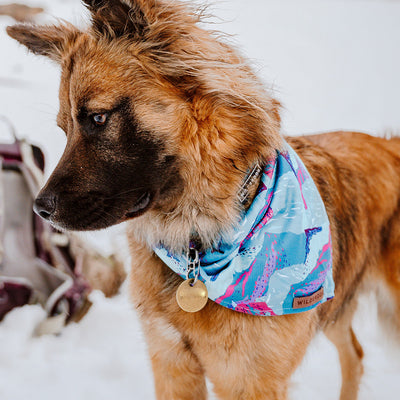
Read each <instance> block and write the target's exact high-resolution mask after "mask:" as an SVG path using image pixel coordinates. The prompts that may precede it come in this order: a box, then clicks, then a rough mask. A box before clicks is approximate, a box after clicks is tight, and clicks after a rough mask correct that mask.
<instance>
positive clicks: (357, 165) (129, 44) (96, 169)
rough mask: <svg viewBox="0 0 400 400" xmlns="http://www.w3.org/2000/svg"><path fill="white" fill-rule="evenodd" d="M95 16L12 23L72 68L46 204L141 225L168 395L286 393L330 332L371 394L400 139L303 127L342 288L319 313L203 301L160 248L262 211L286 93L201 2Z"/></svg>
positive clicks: (138, 298) (388, 318) (392, 291)
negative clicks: (359, 317) (369, 348)
mask: <svg viewBox="0 0 400 400" xmlns="http://www.w3.org/2000/svg"><path fill="white" fill-rule="evenodd" d="M84 3H85V4H86V6H87V7H88V9H89V11H90V13H91V25H90V27H89V28H88V29H86V30H80V29H78V28H76V27H74V26H72V25H70V24H67V23H63V24H59V25H54V26H35V25H23V24H22V25H15V26H11V27H9V28H8V29H7V32H8V34H9V35H10V36H11V37H13V38H14V39H16V40H17V41H19V42H20V43H22V44H23V45H25V46H27V47H28V49H30V50H31V51H32V52H34V53H36V54H39V55H44V56H47V57H49V58H50V59H52V60H54V61H56V62H57V63H59V64H60V65H61V69H62V75H61V84H60V92H59V98H60V110H59V114H58V118H57V122H58V125H59V126H60V128H61V129H63V130H64V131H65V133H66V136H67V145H66V148H65V152H64V154H63V155H62V157H61V160H60V161H59V164H58V165H57V167H56V169H55V170H54V172H53V174H52V175H51V176H50V178H49V180H48V182H47V184H46V185H45V187H44V188H43V189H42V191H41V192H40V194H39V196H38V198H37V199H36V202H35V209H36V212H37V213H38V214H39V215H40V216H42V217H43V218H45V219H46V220H49V221H51V222H52V223H53V224H54V225H55V226H57V227H59V228H62V229H69V230H96V229H102V228H106V227H109V226H111V225H114V224H118V223H121V222H125V221H126V222H127V231H128V239H129V245H130V250H131V253H132V260H133V261H132V270H131V275H130V282H131V287H130V293H131V297H132V301H133V302H134V304H135V306H136V309H137V312H138V314H139V316H140V319H141V322H142V325H143V330H144V332H145V335H146V340H147V344H148V351H149V355H150V358H151V363H152V368H153V372H154V379H155V388H156V395H157V399H158V400H172V399H174V400H204V399H206V398H207V388H206V377H207V378H208V379H209V380H210V381H211V382H212V384H213V387H214V392H215V394H216V395H217V397H218V398H219V399H223V400H234V399H237V400H245V399H246V400H261V399H262V400H266V399H279V400H282V399H286V398H287V390H288V384H289V381H290V377H291V375H292V374H293V372H294V371H295V370H296V368H297V367H298V365H299V364H300V362H301V360H302V358H303V356H304V354H305V352H306V349H307V347H308V345H309V343H310V341H311V340H312V338H313V337H314V335H315V334H316V333H317V332H318V331H321V330H322V331H323V332H324V333H325V334H326V336H327V337H328V338H329V339H330V340H331V341H332V342H333V344H334V345H335V346H336V348H337V350H338V353H339V358H340V362H341V369H342V377H343V380H342V389H341V396H340V399H341V400H350V399H356V398H357V392H358V387H359V382H360V378H361V376H362V373H363V366H362V358H363V350H362V347H361V346H360V344H359V342H358V340H357V338H356V336H355V334H354V332H353V330H352V318H353V314H354V312H355V309H356V305H357V298H358V296H359V294H361V293H363V292H365V291H376V292H377V294H378V302H379V314H380V317H382V320H383V322H384V324H385V325H386V326H388V327H390V325H391V329H394V330H395V332H397V336H398V332H399V328H400V319H399V313H400V261H399V259H400V218H399V207H400V179H399V176H400V139H399V138H395V137H394V138H391V139H384V138H376V137H371V136H368V135H365V134H362V133H356V132H332V133H326V134H321V135H313V136H304V137H288V138H286V141H287V142H288V143H289V144H290V146H291V147H292V148H293V149H294V150H295V151H296V153H297V154H298V155H299V157H300V158H301V160H302V161H303V163H304V164H305V166H306V167H307V170H308V171H309V174H310V175H311V177H312V178H313V180H314V182H315V185H316V187H317V188H318V191H319V193H320V196H321V197H322V200H323V202H324V205H325V208H326V212H327V215H328V217H329V221H330V229H331V237H332V250H333V251H332V254H333V277H334V281H335V285H336V289H335V297H334V298H333V299H332V300H330V301H327V302H325V303H324V304H320V305H319V306H318V307H316V308H313V309H311V310H309V311H306V312H301V313H296V314H290V315H284V316H270V317H269V316H266V317H256V316H252V315H247V314H245V313H241V312H235V311H232V310H230V309H228V308H226V307H222V306H221V305H219V304H216V303H215V302H213V301H210V300H209V301H208V302H207V304H206V306H205V307H204V308H203V309H202V310H201V311H199V312H196V313H187V312H185V311H183V310H182V309H181V308H180V307H179V306H178V304H177V302H176V291H177V289H178V287H179V285H181V284H182V278H181V277H180V276H178V275H177V274H176V273H174V272H173V271H171V269H170V268H168V267H167V266H166V265H165V264H164V263H163V262H162V261H161V260H160V258H159V257H157V255H156V254H155V252H154V250H153V248H154V246H157V245H158V244H160V243H162V245H163V246H165V248H168V249H169V250H170V251H171V252H176V253H178V252H185V251H187V248H188V243H189V241H190V240H191V238H192V236H193V232H195V233H196V239H197V242H199V243H200V244H201V246H202V248H210V247H212V246H214V245H215V243H217V242H218V240H220V238H221V237H222V236H223V235H225V234H226V232H229V231H230V230H231V229H232V227H234V226H235V224H237V221H238V219H239V218H240V215H241V213H242V212H243V210H246V209H248V208H249V207H250V204H251V200H252V198H253V197H254V196H255V195H256V192H257V184H258V182H259V181H257V180H256V181H257V182H255V183H253V184H252V185H250V186H251V187H249V201H248V202H245V203H240V202H238V199H237V193H238V191H239V190H240V188H241V187H242V185H243V181H244V180H245V179H246V176H247V174H248V171H249V169H251V168H252V167H253V166H254V165H257V164H259V165H265V164H266V163H267V162H268V160H269V159H270V158H271V157H273V155H274V154H276V152H277V151H279V150H280V149H282V146H284V139H283V137H282V136H281V133H280V117H279V112H280V105H279V102H278V101H276V100H275V99H274V98H273V97H272V96H271V94H270V93H268V92H267V91H266V90H264V89H263V86H262V84H261V82H260V80H259V79H258V78H257V76H256V75H255V74H254V73H253V71H252V69H251V68H250V67H249V66H248V64H247V63H246V60H245V59H243V58H242V57H241V56H240V55H239V54H238V53H237V51H236V50H235V49H233V48H232V47H231V46H230V45H229V44H227V43H225V42H224V40H223V39H221V38H220V37H219V36H218V35H215V34H213V33H211V32H208V31H206V30H204V29H203V28H202V27H201V26H200V25H199V22H200V19H201V17H200V16H199V14H197V13H195V12H194V11H193V10H192V9H191V8H190V6H189V5H188V4H186V3H183V2H182V3H181V2H178V1H168V0H124V1H122V0H109V1H104V0H84Z"/></svg>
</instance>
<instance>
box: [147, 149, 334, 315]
mask: <svg viewBox="0 0 400 400" xmlns="http://www.w3.org/2000/svg"><path fill="white" fill-rule="evenodd" d="M285 146H286V149H285V151H282V152H278V153H277V156H276V158H274V159H271V160H270V161H269V162H268V163H267V165H266V167H265V168H264V170H263V173H262V177H261V183H260V187H259V188H258V191H257V194H256V196H255V198H254V200H253V202H252V204H251V206H250V208H249V209H248V210H247V212H245V213H243V215H242V216H241V219H240V221H239V223H238V224H237V226H236V227H235V229H234V231H233V233H232V235H231V237H230V238H228V239H227V238H224V240H223V241H221V242H220V243H219V244H218V246H215V248H211V249H207V250H206V251H204V252H201V253H200V255H199V256H200V266H199V279H200V280H201V281H202V282H204V284H205V285H206V287H207V289H208V296H209V298H210V299H211V300H213V301H215V302H216V303H218V304H220V305H222V306H224V307H227V308H229V309H232V310H235V311H238V312H242V313H246V314H252V315H259V316H274V315H284V314H293V313H298V312H302V311H308V310H310V309H312V308H314V307H316V306H317V305H318V304H321V303H323V302H325V301H326V300H329V299H331V298H333V296H334V282H333V278H332V245H331V235H330V228H329V220H328V216H327V214H326V210H325V207H324V204H323V202H322V199H321V196H320V194H319V192H318V190H317V188H316V186H315V184H314V182H313V180H312V178H311V176H310V174H309V173H308V171H307V169H306V167H305V166H304V164H303V163H302V161H301V160H300V158H299V157H298V156H297V154H296V153H295V151H294V150H293V149H292V148H291V147H290V146H289V145H288V144H287V143H286V144H285ZM154 251H155V252H156V254H157V255H158V256H159V257H160V258H161V260H162V261H163V262H164V263H166V264H167V265H168V267H170V268H171V269H172V270H173V271H174V272H176V273H177V274H179V275H180V276H181V277H182V278H186V277H187V268H188V260H187V257H186V256H185V255H184V254H171V252H169V251H168V249H166V248H164V247H162V246H158V247H156V248H155V249H154Z"/></svg>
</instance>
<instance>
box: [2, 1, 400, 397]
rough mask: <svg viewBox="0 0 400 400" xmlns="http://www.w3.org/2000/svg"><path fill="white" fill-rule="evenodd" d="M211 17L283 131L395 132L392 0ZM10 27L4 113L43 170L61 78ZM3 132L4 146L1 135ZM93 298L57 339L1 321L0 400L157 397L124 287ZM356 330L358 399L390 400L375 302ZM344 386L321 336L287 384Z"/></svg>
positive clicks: (397, 65)
mask: <svg viewBox="0 0 400 400" xmlns="http://www.w3.org/2000/svg"><path fill="white" fill-rule="evenodd" d="M6 2H7V1H0V4H1V3H6ZM26 3H27V4H31V5H39V6H44V7H46V10H47V13H46V15H45V16H42V17H40V20H41V21H48V20H49V19H50V18H51V17H52V16H56V17H61V18H64V19H67V20H70V21H72V22H73V23H76V24H79V25H82V24H84V19H83V15H84V9H83V7H82V6H81V5H80V3H79V1H78V0H29V1H26ZM212 11H213V13H214V14H216V15H217V16H218V17H219V19H218V21H217V25H216V26H215V25H213V28H214V29H215V28H216V29H219V30H221V31H224V32H227V33H230V34H234V35H236V36H235V37H234V38H233V39H232V40H234V41H235V42H236V43H237V44H238V46H239V47H240V48H241V49H242V51H243V52H244V53H245V54H247V55H248V56H249V57H250V58H251V59H252V61H253V63H254V64H255V65H256V68H257V70H258V71H259V73H260V74H261V76H262V77H263V78H264V80H265V82H267V84H269V85H270V86H271V87H272V88H273V89H274V91H275V93H276V95H277V97H278V98H279V100H280V101H281V102H282V103H283V105H284V111H283V126H284V131H285V132H286V133H288V134H298V133H311V132H317V131H327V130H333V129H342V128H343V129H356V130H362V131H366V132H369V133H371V134H376V135H380V134H383V133H385V132H386V131H388V130H389V131H394V132H395V131H398V130H399V127H400V112H399V110H398V108H399V93H400V74H399V73H398V71H400V53H399V48H400V23H399V21H400V2H399V1H396V0H392V1H389V0H387V1H385V0H380V1H379V0H248V1H246V2H244V1H243V0H225V1H215V2H214V5H213V6H212ZM220 20H223V21H226V22H224V23H222V22H221V21H220ZM12 23H13V21H12V20H11V18H8V17H0V54H1V62H0V114H2V115H6V116H7V117H8V118H9V119H10V120H11V121H12V122H13V123H14V124H15V126H16V129H17V131H18V133H19V134H20V135H21V136H24V137H27V138H29V139H30V140H32V141H34V142H36V143H38V144H40V145H41V146H42V147H43V148H44V150H45V151H46V154H47V162H48V173H49V172H50V171H51V169H52V168H53V167H54V166H55V164H56V162H57V159H58V158H59V156H60V155H61V153H62V151H63V146H64V144H65V139H64V136H63V134H62V132H61V131H60V130H59V129H58V128H57V127H56V124H55V116H56V113H57V109H58V104H57V103H58V100H57V90H58V79H59V71H58V68H57V66H56V65H54V64H52V63H51V62H49V61H48V60H46V59H42V58H40V57H35V56H32V55H29V54H27V52H26V50H25V49H24V48H22V47H21V46H18V45H17V44H16V43H15V42H13V41H12V40H11V39H9V38H8V37H7V35H6V34H5V31H4V28H5V27H6V26H7V25H9V24H12ZM0 133H1V135H0V140H6V139H7V134H6V133H5V130H3V127H0ZM122 230H123V228H121V227H118V228H116V229H114V230H112V233H110V232H105V233H102V234H101V235H94V234H92V235H90V237H89V238H90V240H91V241H92V242H93V243H95V244H97V245H98V247H101V248H104V247H106V248H107V250H108V251H109V250H111V248H112V247H119V248H121V249H122V250H124V249H125V244H124V240H123V236H122V234H121V231H122ZM111 237H112V238H113V239H112V240H111V239H110V238H111ZM92 300H93V302H94V306H93V307H92V309H91V310H90V312H89V313H88V315H87V316H86V317H85V319H84V320H82V322H81V323H80V324H77V325H71V326H69V327H67V328H66V329H65V330H64V331H63V333H62V335H60V336H58V337H52V336H50V337H42V338H35V339H33V338H32V337H31V334H32V331H33V329H34V327H35V324H36V323H37V322H39V321H40V320H41V318H43V316H44V313H43V311H42V310H41V309H40V307H38V306H27V307H24V308H22V309H18V310H16V311H13V312H12V313H10V314H9V315H8V316H7V318H6V319H5V321H4V322H3V323H2V324H0V399H1V400H26V399H27V398H29V399H31V400H39V399H40V400H47V399H49V400H50V399H51V400H54V399H57V400H67V399H68V400H69V399H71V398H74V399H75V400H84V399H85V400H86V399H89V400H91V399H96V400H101V399H110V398H113V399H119V400H128V399H154V398H155V396H154V390H153V382H152V375H151V369H150V363H149V360H148V357H147V354H146V346H145V343H144V338H143V336H142V334H141V330H140V326H139V323H138V320H137V317H136V315H135V312H134V310H133V308H132V306H131V305H130V303H129V299H128V291H127V288H126V286H124V288H123V290H122V294H121V295H119V296H118V297H116V298H114V299H111V300H109V299H105V298H104V297H103V296H102V295H101V293H98V292H96V293H93V295H92ZM355 330H356V332H357V335H358V336H359V339H360V342H361V343H362V345H363V347H364V350H365V353H366V355H365V375H364V378H363V380H362V384H361V393H360V399H361V400H373V399H380V398H387V399H394V398H397V397H398V393H399V391H400V379H399V377H400V374H399V371H400V357H399V354H400V352H399V351H398V350H397V349H396V348H395V347H394V346H393V345H391V344H388V342H387V340H386V338H385V337H384V336H383V334H382V332H381V331H380V329H379V328H378V326H377V322H376V308H375V307H374V303H373V301H372V300H371V299H368V298H365V299H362V301H361V307H360V310H359V312H358V314H357V316H356V320H355ZM340 379H341V378H340V370H339V364H338V357H337V354H336V351H335V349H334V347H333V346H332V345H331V344H330V342H328V341H327V339H325V337H324V336H323V335H319V336H317V338H316V339H315V340H314V341H313V343H312V345H311V346H310V348H309V351H308V353H307V356H306V358H305V360H304V362H303V363H302V365H301V367H300V368H299V370H298V371H297V372H296V374H295V376H294V377H293V382H292V388H291V392H290V393H291V394H290V398H291V399H306V398H307V399H309V400H313V399H320V398H323V399H326V400H334V399H338V397H339V390H340Z"/></svg>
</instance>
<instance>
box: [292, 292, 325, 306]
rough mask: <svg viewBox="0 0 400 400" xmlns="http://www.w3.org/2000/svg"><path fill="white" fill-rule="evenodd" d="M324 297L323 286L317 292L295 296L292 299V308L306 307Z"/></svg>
mask: <svg viewBox="0 0 400 400" xmlns="http://www.w3.org/2000/svg"><path fill="white" fill-rule="evenodd" d="M323 298H324V288H323V287H322V288H321V289H319V290H318V291H317V292H315V293H313V294H312V295H310V296H304V297H295V298H294V300H293V308H294V309H299V308H306V307H310V306H313V305H314V304H316V303H318V302H319V301H321V300H322V299H323Z"/></svg>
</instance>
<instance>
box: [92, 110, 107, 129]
mask: <svg viewBox="0 0 400 400" xmlns="http://www.w3.org/2000/svg"><path fill="white" fill-rule="evenodd" d="M107 119H108V114H106V113H104V114H95V115H93V121H94V123H95V124H96V125H97V126H102V125H104V124H105V123H106V122H107Z"/></svg>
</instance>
